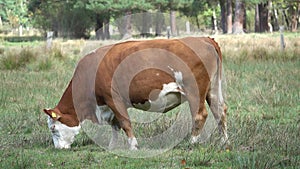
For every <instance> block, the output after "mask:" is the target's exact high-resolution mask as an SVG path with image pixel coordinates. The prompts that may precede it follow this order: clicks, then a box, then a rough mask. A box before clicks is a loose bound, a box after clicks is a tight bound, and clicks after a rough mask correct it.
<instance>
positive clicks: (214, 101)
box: [206, 81, 228, 143]
mask: <svg viewBox="0 0 300 169" xmlns="http://www.w3.org/2000/svg"><path fill="white" fill-rule="evenodd" d="M206 100H207V103H208V105H209V107H210V109H211V111H212V114H213V115H214V118H215V120H216V121H217V124H218V129H219V133H220V134H222V142H223V143H228V135H227V120H226V110H227V107H226V105H225V103H224V99H223V94H222V89H221V81H218V82H216V83H214V85H213V86H212V87H211V89H210V90H209V91H208V94H207V97H206Z"/></svg>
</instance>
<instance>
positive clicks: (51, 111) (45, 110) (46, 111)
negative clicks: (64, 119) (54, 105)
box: [44, 109, 61, 120]
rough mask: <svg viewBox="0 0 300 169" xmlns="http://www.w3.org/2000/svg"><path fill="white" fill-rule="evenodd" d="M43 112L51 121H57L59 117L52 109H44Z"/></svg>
mask: <svg viewBox="0 0 300 169" xmlns="http://www.w3.org/2000/svg"><path fill="white" fill-rule="evenodd" d="M44 112H45V113H46V114H47V115H48V116H49V117H51V118H52V119H53V120H58V119H59V118H60V117H61V116H60V115H59V114H58V113H57V112H55V111H54V110H53V109H44Z"/></svg>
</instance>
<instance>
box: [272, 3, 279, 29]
mask: <svg viewBox="0 0 300 169" xmlns="http://www.w3.org/2000/svg"><path fill="white" fill-rule="evenodd" d="M273 13H274V18H273V24H274V30H276V31H278V30H279V24H278V10H277V9H275V8H274V10H273Z"/></svg>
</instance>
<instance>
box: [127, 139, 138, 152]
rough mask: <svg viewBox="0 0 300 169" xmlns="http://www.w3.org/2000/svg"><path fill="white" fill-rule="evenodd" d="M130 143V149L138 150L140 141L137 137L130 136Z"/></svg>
mask: <svg viewBox="0 0 300 169" xmlns="http://www.w3.org/2000/svg"><path fill="white" fill-rule="evenodd" d="M128 143H129V150H137V149H138V143H137V140H136V138H135V137H132V138H128Z"/></svg>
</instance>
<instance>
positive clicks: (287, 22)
mask: <svg viewBox="0 0 300 169" xmlns="http://www.w3.org/2000/svg"><path fill="white" fill-rule="evenodd" d="M282 13H283V20H285V23H286V27H287V28H288V29H289V28H290V22H289V19H288V17H287V15H286V12H285V10H284V9H283V10H282Z"/></svg>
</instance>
